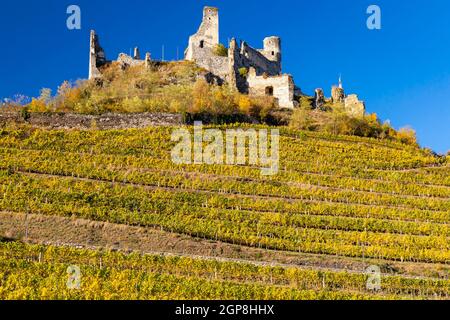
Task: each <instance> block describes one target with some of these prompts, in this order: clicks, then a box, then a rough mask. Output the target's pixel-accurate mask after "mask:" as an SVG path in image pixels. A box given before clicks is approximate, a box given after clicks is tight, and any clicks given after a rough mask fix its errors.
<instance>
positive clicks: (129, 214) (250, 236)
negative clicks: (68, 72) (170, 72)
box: [0, 125, 450, 299]
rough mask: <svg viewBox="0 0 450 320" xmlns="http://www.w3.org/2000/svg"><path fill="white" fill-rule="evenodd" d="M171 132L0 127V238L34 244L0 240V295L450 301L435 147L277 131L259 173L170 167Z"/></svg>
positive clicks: (447, 193) (449, 177) (447, 183)
mask: <svg viewBox="0 0 450 320" xmlns="http://www.w3.org/2000/svg"><path fill="white" fill-rule="evenodd" d="M243 126H247V127H249V125H243ZM252 127H253V128H257V129H258V128H265V127H261V126H258V127H256V126H252ZM218 128H219V129H222V130H223V129H226V128H227V127H224V126H223V127H218ZM172 130H173V128H170V127H158V128H148V129H130V130H105V131H98V130H90V131H77V130H67V131H50V130H42V129H32V128H29V127H19V128H6V129H2V130H1V132H0V210H1V213H0V236H4V237H7V238H10V239H15V240H22V241H24V242H35V243H40V244H44V245H45V246H42V245H40V246H34V245H30V244H21V243H2V244H0V252H1V256H2V260H1V261H2V262H1V266H0V282H1V284H2V285H1V286H0V288H2V289H1V290H0V298H34V299H39V298H67V297H69V298H74V297H75V298H93V297H100V298H157V299H161V298H174V299H177V298H187V299H189V298H194V299H197V298H199V299H208V298H243V299H316V298H317V299H340V298H368V299H372V298H373V299H375V298H405V297H406V298H411V297H412V298H431V299H435V298H443V299H447V298H448V297H449V294H450V281H449V280H448V277H449V271H450V266H449V262H450V241H449V238H450V228H449V223H450V201H449V200H450V166H449V163H448V160H446V159H445V158H442V157H441V158H439V157H435V156H433V155H431V154H429V153H428V152H426V151H423V150H420V149H417V148H415V147H413V146H406V145H403V144H400V143H396V142H388V141H380V140H375V139H367V138H357V137H343V136H342V137H341V136H331V135H327V134H318V133H311V132H301V131H296V130H291V129H286V128H280V131H281V134H282V136H281V138H280V172H279V173H278V174H277V175H275V176H273V177H264V176H261V174H260V168H257V167H254V166H249V165H243V166H228V165H213V166H209V165H175V164H174V163H173V162H172V160H171V150H172V148H173V146H174V145H175V143H174V142H171V133H172ZM94 221H95V222H94ZM137 235H138V236H137ZM60 245H66V246H72V247H74V246H77V247H84V248H85V249H84V250H82V249H75V248H72V249H71V248H60V247H57V246H60ZM55 246H56V247H55ZM99 249H100V250H102V251H97V250H99ZM105 249H115V250H117V249H118V250H123V251H125V252H129V251H136V252H138V253H148V254H150V255H148V256H139V255H136V254H134V255H131V256H127V255H125V254H122V253H113V252H107V251H104V250H105ZM161 252H163V253H170V254H173V255H175V256H169V257H165V258H163V257H161V256H160V254H159V253H161ZM74 264H75V265H80V266H81V267H82V270H84V271H83V272H84V274H85V275H86V279H89V280H86V282H85V283H86V284H87V285H88V286H89V287H86V288H84V289H85V290H81V291H78V292H70V291H67V289H65V288H64V285H65V282H66V280H67V275H66V272H65V271H66V269H67V266H69V265H74ZM371 265H377V266H379V267H380V268H381V270H382V272H383V273H384V275H383V277H382V289H381V291H377V292H373V291H369V290H367V289H366V283H367V280H368V275H366V274H364V272H365V269H366V268H367V267H369V266H371ZM27 276H29V277H31V278H34V279H36V280H43V281H34V282H30V281H25V278H26V277H27ZM44 280H45V281H44ZM211 280H212V282H210V281H211ZM54 283H57V285H56V286H54V285H53V284H54ZM207 283H208V285H206V284H207ZM90 284H92V285H90ZM94 284H95V285H94ZM12 288H15V289H14V290H13V289H12ZM131 288H133V289H131ZM16 289H17V290H16ZM18 289H20V290H18Z"/></svg>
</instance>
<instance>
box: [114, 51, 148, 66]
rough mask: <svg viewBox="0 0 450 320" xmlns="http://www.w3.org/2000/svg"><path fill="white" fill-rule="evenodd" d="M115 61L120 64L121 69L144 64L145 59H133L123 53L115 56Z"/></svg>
mask: <svg viewBox="0 0 450 320" xmlns="http://www.w3.org/2000/svg"><path fill="white" fill-rule="evenodd" d="M117 62H118V63H119V64H120V66H121V68H122V69H125V68H128V67H134V66H143V65H145V60H139V59H135V58H133V57H131V56H129V55H127V54H125V53H121V54H119V57H118V58H117Z"/></svg>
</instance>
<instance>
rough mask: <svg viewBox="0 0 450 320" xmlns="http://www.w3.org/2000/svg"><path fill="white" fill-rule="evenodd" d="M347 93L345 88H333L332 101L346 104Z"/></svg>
mask: <svg viewBox="0 0 450 320" xmlns="http://www.w3.org/2000/svg"><path fill="white" fill-rule="evenodd" d="M344 99H345V92H344V89H343V88H340V87H337V86H333V87H332V88H331V101H332V102H333V103H339V102H344Z"/></svg>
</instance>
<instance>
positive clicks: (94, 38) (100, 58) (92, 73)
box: [89, 30, 107, 79]
mask: <svg viewBox="0 0 450 320" xmlns="http://www.w3.org/2000/svg"><path fill="white" fill-rule="evenodd" d="M106 63H107V60H106V54H105V51H104V50H103V48H102V47H101V46H100V40H99V38H98V35H97V34H96V33H95V31H94V30H92V31H91V37H90V44H89V79H92V78H96V77H100V76H101V73H100V71H99V68H100V67H101V66H103V65H105V64H106Z"/></svg>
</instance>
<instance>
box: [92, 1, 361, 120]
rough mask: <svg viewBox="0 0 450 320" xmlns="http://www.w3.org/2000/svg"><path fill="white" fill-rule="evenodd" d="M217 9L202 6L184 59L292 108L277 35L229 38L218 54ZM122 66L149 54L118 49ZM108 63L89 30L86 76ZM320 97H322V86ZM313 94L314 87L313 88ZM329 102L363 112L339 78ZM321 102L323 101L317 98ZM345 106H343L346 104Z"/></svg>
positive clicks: (291, 87) (294, 90)
mask: <svg viewBox="0 0 450 320" xmlns="http://www.w3.org/2000/svg"><path fill="white" fill-rule="evenodd" d="M219 45H220V42H219V11H218V9H217V8H212V7H205V8H204V10H203V20H202V23H201V25H200V27H199V29H198V31H197V33H196V34H194V35H192V36H191V37H190V38H189V45H188V47H187V49H186V51H185V60H188V61H193V62H195V63H196V64H197V65H198V66H200V67H202V68H204V69H206V70H207V71H208V72H209V76H208V77H207V78H208V79H209V80H210V81H214V82H216V83H217V84H222V83H228V84H229V85H230V86H232V87H234V88H235V89H237V90H238V91H239V92H241V93H245V94H249V95H266V96H273V97H274V98H275V99H276V100H277V101H278V105H279V106H280V108H286V109H293V108H295V107H296V106H297V105H298V102H297V101H296V97H298V96H300V95H302V93H301V91H300V89H299V88H298V87H296V86H295V83H294V80H293V77H292V76H291V75H288V74H282V68H281V61H282V51H281V39H280V38H279V37H275V36H272V37H267V38H265V39H264V41H263V49H255V48H253V47H251V46H250V45H248V44H247V43H246V42H245V41H242V42H241V43H240V44H239V45H238V43H237V41H236V40H235V39H234V38H233V39H231V41H230V43H229V46H228V54H227V55H226V54H218V50H217V49H218V47H219ZM117 62H118V63H119V65H120V66H121V67H122V68H123V69H125V68H127V67H129V66H135V65H145V66H150V64H151V56H150V53H146V55H145V59H144V60H141V57H140V53H139V49H138V48H135V50H134V55H133V56H132V57H131V56H129V55H126V54H124V53H121V54H120V55H119V57H118V59H117ZM108 63H111V61H108V60H107V59H106V55H105V52H104V50H103V49H102V47H101V46H100V43H99V38H98V36H97V35H96V33H95V31H92V32H91V43H90V63H89V78H90V79H92V78H96V77H100V76H101V73H100V68H101V67H102V66H103V65H105V64H108ZM319 92H321V96H320V99H322V100H323V101H324V99H325V98H324V97H323V90H321V89H320V90H319ZM316 96H317V91H316ZM332 100H333V102H342V103H344V104H345V106H348V109H349V111H350V110H351V113H352V114H354V115H361V114H362V115H363V114H364V113H365V106H364V103H363V102H361V101H359V100H358V98H357V96H356V95H350V96H348V97H346V96H345V94H344V90H343V88H342V82H341V81H340V84H339V87H337V86H336V87H333V89H332ZM321 103H323V102H321ZM346 109H347V108H346Z"/></svg>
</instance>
